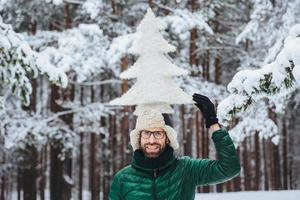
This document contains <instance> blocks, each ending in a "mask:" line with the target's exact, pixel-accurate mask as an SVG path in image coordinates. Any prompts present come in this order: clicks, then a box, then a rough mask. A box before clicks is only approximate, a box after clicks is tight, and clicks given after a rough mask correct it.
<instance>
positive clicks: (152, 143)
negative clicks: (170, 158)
mask: <svg viewBox="0 0 300 200" xmlns="http://www.w3.org/2000/svg"><path fill="white" fill-rule="evenodd" d="M145 131H146V132H147V131H151V132H155V131H158V132H164V129H162V128H148V129H145ZM162 134H163V135H162V137H161V138H160V137H157V136H159V134H158V133H156V137H155V136H154V134H151V135H150V137H149V138H147V136H146V137H145V135H148V136H149V133H148V134H143V133H141V136H140V144H141V148H142V150H143V152H144V154H145V155H146V156H147V157H149V158H155V157H158V156H159V155H160V153H161V152H163V150H164V149H165V147H166V145H167V143H168V142H169V140H168V137H167V135H166V133H165V132H164V133H162Z"/></svg>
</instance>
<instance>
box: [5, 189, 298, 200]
mask: <svg viewBox="0 0 300 200" xmlns="http://www.w3.org/2000/svg"><path fill="white" fill-rule="evenodd" d="M76 196H77V195H76ZM83 196H84V198H83V200H90V199H91V198H90V195H89V193H88V192H87V191H84V192H83ZM15 199H17V193H16V192H13V193H12V196H11V197H9V198H8V200H15ZM46 199H47V200H48V199H50V198H49V192H46ZM75 199H76V198H74V199H72V200H75ZM299 199H300V190H279V191H251V192H227V193H209V194H207V193H201V194H197V195H196V198H195V200H299ZM38 200H39V198H38Z"/></svg>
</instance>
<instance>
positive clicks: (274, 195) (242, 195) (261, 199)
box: [195, 190, 300, 200]
mask: <svg viewBox="0 0 300 200" xmlns="http://www.w3.org/2000/svg"><path fill="white" fill-rule="evenodd" d="M299 196H300V190H278V191H248V192H225V193H201V194H197V195H196V198H195V200H220V199H221V200H254V199H255V200H266V199H272V200H298V199H299Z"/></svg>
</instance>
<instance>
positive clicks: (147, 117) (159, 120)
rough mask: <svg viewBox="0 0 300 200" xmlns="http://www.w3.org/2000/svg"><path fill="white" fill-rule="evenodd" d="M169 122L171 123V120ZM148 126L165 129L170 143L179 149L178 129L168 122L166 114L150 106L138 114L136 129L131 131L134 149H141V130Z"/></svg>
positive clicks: (131, 142)
mask: <svg viewBox="0 0 300 200" xmlns="http://www.w3.org/2000/svg"><path fill="white" fill-rule="evenodd" d="M166 121H167V120H166ZM167 122H168V123H169V120H168V121H167ZM148 128H162V129H164V131H166V134H167V137H168V139H169V141H170V143H169V145H170V146H171V147H172V148H173V149H174V150H177V149H178V147H179V144H178V141H177V133H176V131H175V130H174V129H173V128H172V127H171V126H169V125H167V124H166V122H165V120H164V116H163V115H162V114H161V113H160V112H159V111H157V110H155V109H150V108H148V109H147V110H144V111H143V112H142V113H141V114H139V115H138V117H137V120H136V125H135V129H134V130H132V131H131V132H130V144H131V146H132V148H133V151H135V150H137V149H140V131H141V130H144V129H148Z"/></svg>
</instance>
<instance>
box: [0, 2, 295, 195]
mask: <svg viewBox="0 0 300 200" xmlns="http://www.w3.org/2000/svg"><path fill="white" fill-rule="evenodd" d="M149 8H151V10H152V11H153V13H154V14H155V16H156V17H157V19H159V20H160V21H161V22H162V29H163V30H162V31H161V35H162V36H163V38H164V40H165V41H166V42H168V43H169V44H170V45H172V46H174V47H175V49H173V50H174V51H172V52H170V53H168V54H166V55H165V56H166V58H167V59H168V60H169V61H171V62H172V63H173V64H174V65H176V66H177V67H179V68H181V69H182V70H185V71H186V72H187V73H186V74H185V75H184V76H176V77H173V80H174V82H176V84H177V85H178V87H180V88H181V89H182V90H183V91H184V92H185V93H186V94H188V95H190V96H191V95H192V94H193V93H199V94H203V95H205V96H208V97H209V98H210V99H211V100H212V101H213V103H214V104H215V105H216V107H217V115H218V118H219V121H220V123H221V124H222V125H223V126H224V127H225V128H226V129H227V130H228V132H229V134H230V136H231V137H232V139H233V141H234V144H235V147H236V150H237V152H238V155H239V158H240V162H241V166H242V168H241V172H240V174H239V176H237V177H235V178H234V179H232V180H230V181H228V182H226V183H222V184H217V185H210V186H201V187H198V188H197V192H198V193H225V192H238V191H269V190H300V105H299V103H300V93H299V88H300V87H299V83H300V0H287V1H284V0H224V1H218V0H0V13H1V16H0V200H11V199H12V200H48V199H49V200H50V199H51V200H71V199H78V200H88V199H91V200H107V199H108V195H109V190H110V185H111V181H112V178H113V176H114V175H115V173H116V172H118V171H119V170H120V169H122V168H124V167H125V166H127V165H129V164H130V161H131V158H132V153H133V151H132V148H131V146H130V141H129V140H130V138H129V133H130V131H131V130H132V129H134V127H135V122H136V116H135V115H134V111H135V108H136V107H135V105H125V104H123V105H122V104H121V103H120V102H119V105H118V103H116V104H114V105H112V104H111V102H112V101H113V100H114V99H117V98H119V97H121V96H122V95H124V94H125V93H126V92H128V91H130V89H131V88H134V87H133V85H134V84H135V79H134V78H132V77H131V76H129V73H128V74H126V73H124V72H126V70H128V69H130V67H131V66H134V64H135V63H138V62H137V60H138V58H139V55H138V54H134V52H133V51H131V47H132V46H133V45H137V43H135V41H136V39H137V37H138V36H137V34H136V33H137V27H138V25H139V24H140V23H141V21H142V19H143V18H144V16H145V14H146V12H147V9H149ZM146 40H147V38H146V39H145V40H143V41H145V45H147V44H149V43H147V41H146ZM143 44H144V43H143ZM140 48H141V49H143V46H142V44H141V45H140ZM146 61H147V62H148V63H149V62H150V64H149V66H150V65H153V66H156V68H155V69H156V70H157V71H159V70H160V68H159V67H160V64H161V62H164V60H155V59H153V58H151V57H147V58H145V60H144V62H146ZM153 69H154V68H153ZM122 72H123V73H122ZM179 73H181V71H180V70H178V74H179ZM122 74H123V75H122ZM174 74H175V72H174ZM126 75H127V76H126ZM156 75H157V74H156V73H154V74H153V76H150V75H149V78H150V79H149V81H150V82H151V79H153V80H155V76H156ZM139 94H140V95H141V97H139V96H138V95H139ZM142 95H145V94H144V93H143V94H142V93H138V94H137V95H136V98H143V97H142ZM165 95H166V97H167V98H169V99H170V100H171V99H172V98H174V97H175V98H177V97H178V94H177V93H176V92H174V93H173V92H169V93H166V94H165ZM124 96H125V95H124ZM148 96H149V97H148ZM150 97H151V94H147V96H145V98H150ZM115 102H116V101H115ZM171 108H172V109H173V110H174V112H173V113H172V114H169V116H170V118H171V121H172V124H173V127H174V129H175V130H176V131H177V132H178V141H179V151H178V155H180V156H190V157H192V158H209V159H217V157H218V156H217V154H216V151H215V147H214V144H213V142H212V140H211V133H210V132H209V131H208V129H207V128H206V127H205V122H204V119H203V115H202V113H201V112H200V111H199V109H197V107H195V105H194V104H192V103H190V104H183V103H182V104H175V105H172V107H171ZM200 199H201V196H200Z"/></svg>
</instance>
